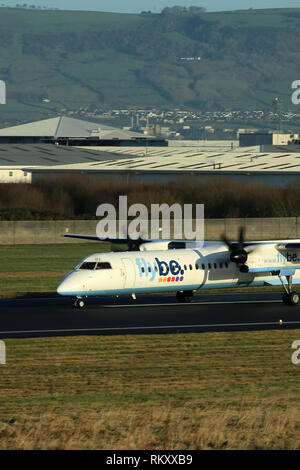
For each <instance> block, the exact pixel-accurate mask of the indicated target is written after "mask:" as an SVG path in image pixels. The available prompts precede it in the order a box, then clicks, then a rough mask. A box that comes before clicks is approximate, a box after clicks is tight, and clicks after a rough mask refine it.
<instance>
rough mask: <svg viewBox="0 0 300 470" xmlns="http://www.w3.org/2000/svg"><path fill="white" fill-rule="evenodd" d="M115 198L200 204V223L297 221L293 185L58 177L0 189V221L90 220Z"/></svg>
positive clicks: (298, 197)
mask: <svg viewBox="0 0 300 470" xmlns="http://www.w3.org/2000/svg"><path fill="white" fill-rule="evenodd" d="M119 195H127V198H128V205H131V204H134V203H143V204H145V205H146V206H147V208H148V211H150V209H151V204H162V203H167V204H169V205H172V204H174V203H180V204H204V206H205V218H245V217H247V218H256V217H299V216H300V185H299V179H298V180H295V182H294V183H292V184H290V185H288V186H286V187H275V186H273V187H270V186H266V185H263V184H261V183H259V182H257V181H255V180H253V181H252V182H248V183H244V182H240V181H237V180H234V179H228V178H222V177H220V178H213V179H206V180H205V179H201V180H199V177H193V176H186V177H182V180H181V181H180V182H174V181H173V182H169V183H167V184H164V185H162V184H161V183H143V182H138V181H128V182H123V181H120V180H118V179H115V180H110V179H103V180H101V181H100V180H96V179H93V178H91V177H88V176H84V175H78V176H68V175H66V176H64V177H62V178H60V179H58V180H57V181H56V183H55V184H53V182H47V181H41V182H37V183H34V184H4V183H2V184H0V220H55V219H56V220H62V219H95V218H96V209H97V207H98V205H100V204H102V203H110V204H113V205H114V207H115V208H116V209H117V208H118V204H119Z"/></svg>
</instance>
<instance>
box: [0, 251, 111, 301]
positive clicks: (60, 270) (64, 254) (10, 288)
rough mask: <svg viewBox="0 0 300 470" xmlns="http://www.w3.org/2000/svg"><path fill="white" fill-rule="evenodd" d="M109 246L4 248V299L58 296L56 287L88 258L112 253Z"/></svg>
mask: <svg viewBox="0 0 300 470" xmlns="http://www.w3.org/2000/svg"><path fill="white" fill-rule="evenodd" d="M109 249H110V248H109V245H107V244H97V245H95V244H93V243H88V244H87V243H85V244H62V245H59V244H58V245H6V246H3V245H2V246H0V257H1V265H0V285H1V293H0V296H1V297H15V296H23V295H39V294H45V295H54V294H55V293H56V287H57V285H58V284H59V282H60V281H61V279H62V278H63V276H64V275H65V274H67V273H68V272H69V271H71V269H73V268H74V266H76V265H77V264H78V263H79V262H80V261H81V260H82V259H83V258H85V257H86V256H88V255H90V254H92V253H96V252H101V251H108V250H109Z"/></svg>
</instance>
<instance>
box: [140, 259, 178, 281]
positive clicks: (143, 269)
mask: <svg viewBox="0 0 300 470" xmlns="http://www.w3.org/2000/svg"><path fill="white" fill-rule="evenodd" d="M135 261H136V264H137V267H138V269H139V275H140V277H147V278H148V280H149V281H151V282H153V281H154V280H155V279H156V278H158V279H157V280H158V282H180V281H183V274H184V271H183V269H181V266H180V265H179V263H178V261H176V260H175V259H172V260H170V261H169V262H166V261H160V260H159V259H158V258H155V261H153V262H151V261H146V260H145V258H136V260H135Z"/></svg>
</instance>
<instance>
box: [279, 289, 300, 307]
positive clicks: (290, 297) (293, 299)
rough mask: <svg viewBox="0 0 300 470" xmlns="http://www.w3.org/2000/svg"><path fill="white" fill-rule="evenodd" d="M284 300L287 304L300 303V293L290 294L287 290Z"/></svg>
mask: <svg viewBox="0 0 300 470" xmlns="http://www.w3.org/2000/svg"><path fill="white" fill-rule="evenodd" d="M282 301H283V303H284V304H285V305H298V304H299V301H300V298H299V294H298V293H297V292H291V293H290V294H287V293H286V292H285V293H284V294H283V297H282Z"/></svg>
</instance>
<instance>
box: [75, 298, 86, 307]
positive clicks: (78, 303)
mask: <svg viewBox="0 0 300 470" xmlns="http://www.w3.org/2000/svg"><path fill="white" fill-rule="evenodd" d="M84 306H85V302H84V300H82V299H75V301H74V303H73V307H74V308H83V307H84Z"/></svg>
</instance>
